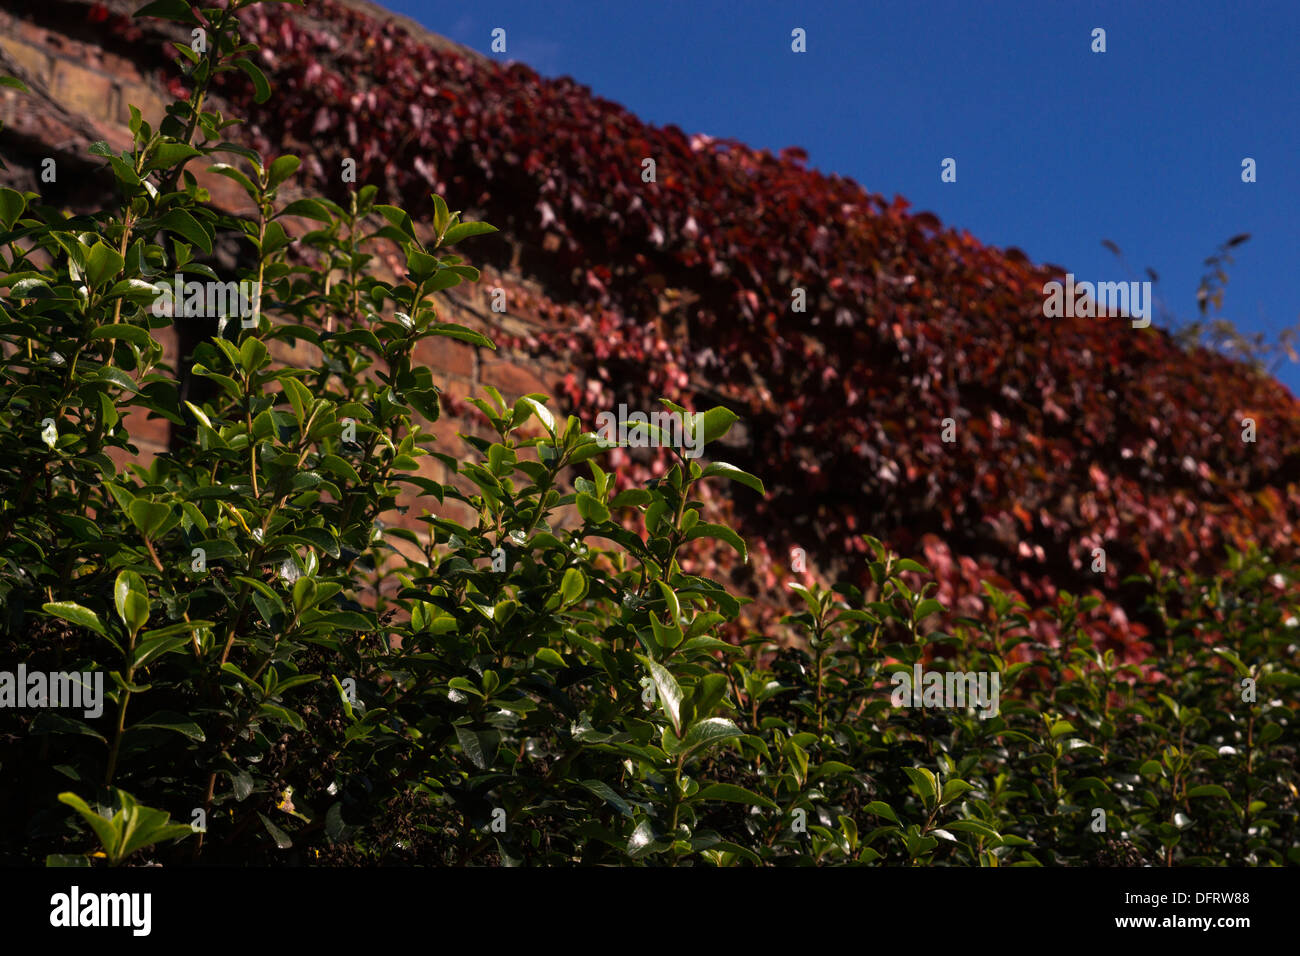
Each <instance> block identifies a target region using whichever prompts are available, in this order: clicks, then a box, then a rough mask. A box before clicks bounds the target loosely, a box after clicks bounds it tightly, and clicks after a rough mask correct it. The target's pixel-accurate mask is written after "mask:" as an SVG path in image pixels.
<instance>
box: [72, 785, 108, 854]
mask: <svg viewBox="0 0 1300 956" xmlns="http://www.w3.org/2000/svg"><path fill="white" fill-rule="evenodd" d="M59 802H60V803H65V804H67V805H68V806H70V807H72V809H74V810H76V811H77V812H78V813H79V814H81V816H82V819H84V820H85V821H86V822H87V823H89V824H90V828H91V829H92V830H94V831H95V836H97V837H98V838H99V845H100V846H101V847H103V849H104V854H105V855H106V856H108V857H109V858H110V859H113V860H116V859H117V856H116V851H117V845H118V832H117V827H115V826H114V825H113V822H112V821H111V820H109V819H108V818H107V817H103V816H100V815H99V814H98V813H96V812H95V811H94V810H92V809H90V805H89V804H88V803H86V801H85V800H83V799H81V797H79V796H77V795H76V794H75V793H61V794H59Z"/></svg>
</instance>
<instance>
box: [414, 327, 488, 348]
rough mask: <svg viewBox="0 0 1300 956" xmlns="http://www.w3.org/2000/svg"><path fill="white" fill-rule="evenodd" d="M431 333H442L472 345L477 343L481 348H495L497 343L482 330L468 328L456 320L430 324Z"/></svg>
mask: <svg viewBox="0 0 1300 956" xmlns="http://www.w3.org/2000/svg"><path fill="white" fill-rule="evenodd" d="M429 334H430V335H442V336H445V337H446V338H449V339H455V340H456V341H458V342H466V343H468V344H470V345H477V346H479V347H480V348H485V349H495V348H496V347H497V346H496V343H495V342H493V341H492V340H491V339H490V338H488V337H487V336H486V335H484V334H483V333H482V332H475V331H474V330H473V329H467V328H466V327H465V326H463V325H457V324H455V323H454V322H442V323H439V324H438V325H431V326H429Z"/></svg>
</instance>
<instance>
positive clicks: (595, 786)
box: [580, 780, 632, 817]
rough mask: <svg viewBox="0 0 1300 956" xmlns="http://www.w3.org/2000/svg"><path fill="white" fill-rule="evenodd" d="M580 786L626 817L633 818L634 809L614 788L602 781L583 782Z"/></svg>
mask: <svg viewBox="0 0 1300 956" xmlns="http://www.w3.org/2000/svg"><path fill="white" fill-rule="evenodd" d="M580 786H583V787H585V788H586V789H588V790H590V791H591V792H592V793H594V794H595V795H596V796H598V797H600V799H602V800H604V801H605V802H606V803H608V804H609V805H610V806H611V807H613V808H614V809H615V810H617V811H618V812H619V813H621V814H623V816H625V817H631V816H632V807H631V805H629V804H628V802H627V801H626V800H624V799H623V798H622V797H620V796H619V795H618V793H617V792H615V790H614V788H613V787H611V786H610V785H609V784H607V783H605V782H604V781H601V780H583V781H581V782H580Z"/></svg>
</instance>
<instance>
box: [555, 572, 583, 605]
mask: <svg viewBox="0 0 1300 956" xmlns="http://www.w3.org/2000/svg"><path fill="white" fill-rule="evenodd" d="M586 593H587V577H586V575H584V574H583V573H582V571H580V570H579V569H578V568H567V569H566V570H565V572H564V578H563V579H562V580H561V581H560V596H561V598H563V601H564V604H563V606H565V607H567V606H569V605H570V604H575V603H577V602H578V601H580V600H582V598H583V597H584V596H585V595H586Z"/></svg>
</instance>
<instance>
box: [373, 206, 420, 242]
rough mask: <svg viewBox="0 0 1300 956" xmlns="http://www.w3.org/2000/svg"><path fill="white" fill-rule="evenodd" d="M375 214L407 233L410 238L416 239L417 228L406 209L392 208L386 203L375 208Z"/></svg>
mask: <svg viewBox="0 0 1300 956" xmlns="http://www.w3.org/2000/svg"><path fill="white" fill-rule="evenodd" d="M375 212H377V213H379V214H380V215H381V216H383V217H384V218H385V219H387V220H388V221H389V222H390V223H392V224H393V225H394V226H396V227H397V228H398V229H400V230H401V231H402V232H404V233H406V235H407V236H409V237H410V238H412V239H414V238H415V226H414V224H412V222H411V217H410V215H409V214H408V213H407V211H406V210H405V209H402V208H400V207H398V206H390V205H387V204H386V203H380V204H378V205H376V206H375Z"/></svg>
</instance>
